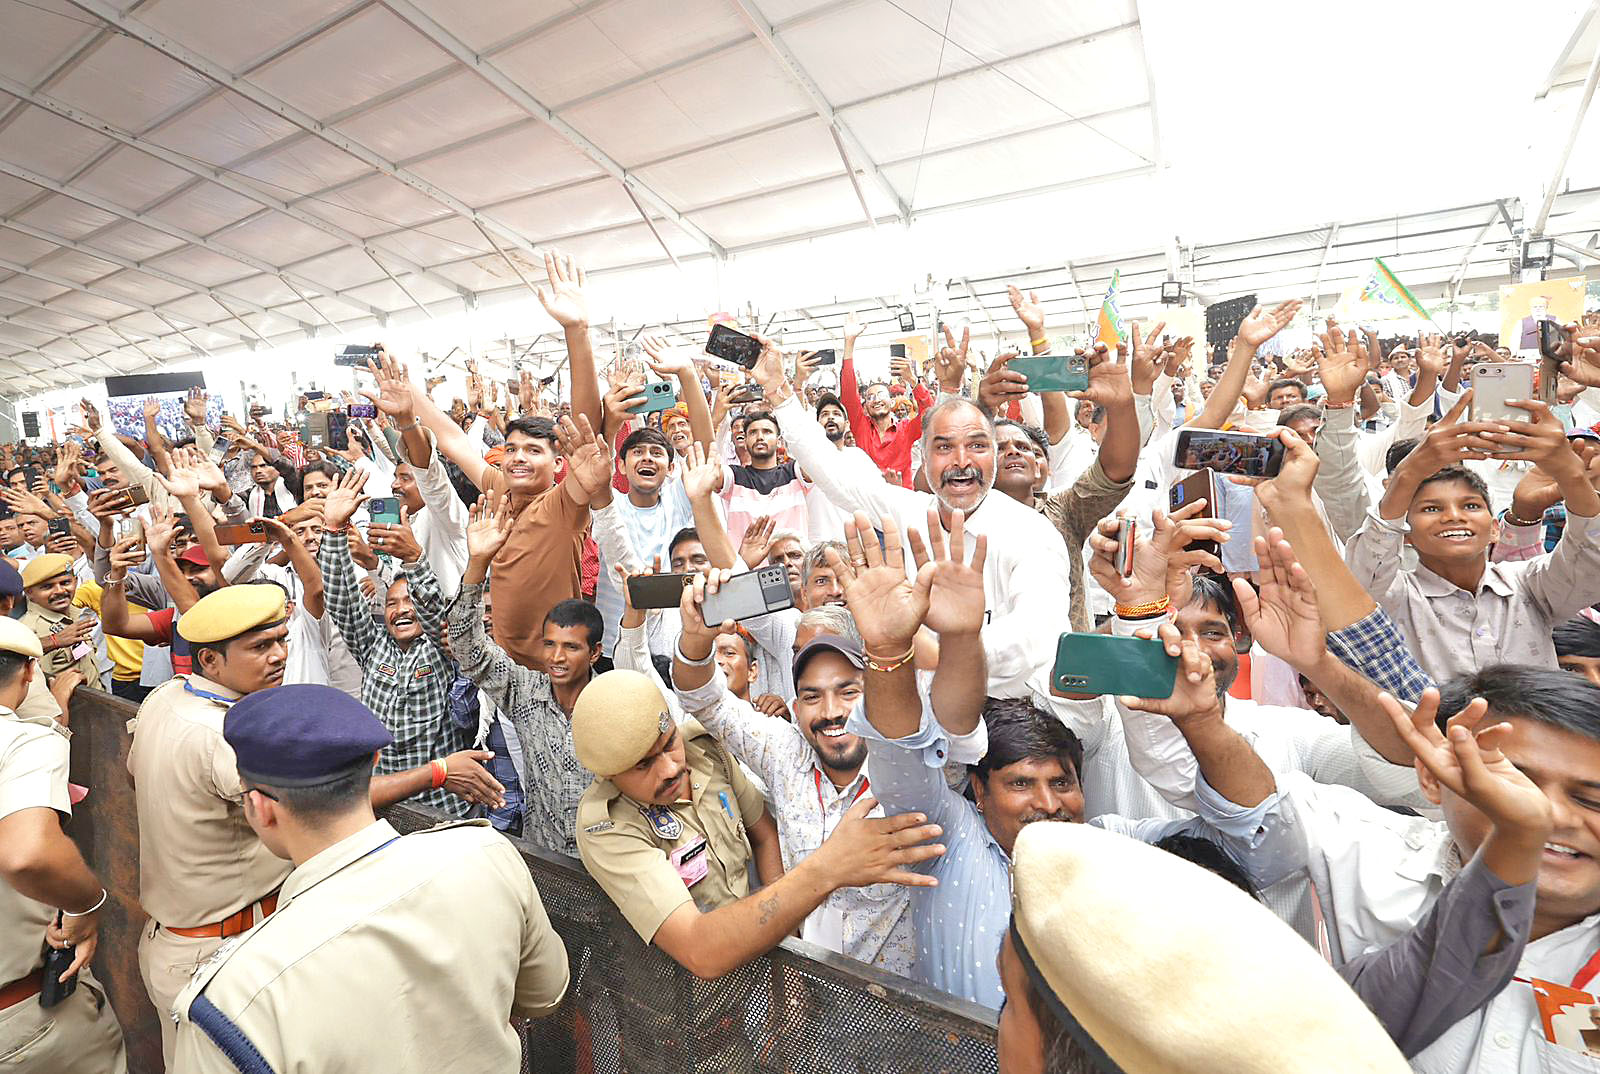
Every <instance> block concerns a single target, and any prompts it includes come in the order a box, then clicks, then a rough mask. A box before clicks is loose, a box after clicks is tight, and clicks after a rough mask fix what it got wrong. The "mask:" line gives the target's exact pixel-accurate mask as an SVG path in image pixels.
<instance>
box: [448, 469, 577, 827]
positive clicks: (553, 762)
mask: <svg viewBox="0 0 1600 1074" xmlns="http://www.w3.org/2000/svg"><path fill="white" fill-rule="evenodd" d="M511 524H512V523H511V515H510V508H509V506H508V505H507V504H506V503H505V501H504V500H503V499H502V497H501V496H500V494H499V493H496V492H489V493H485V494H484V496H483V498H482V499H481V500H479V502H478V503H477V504H476V505H474V506H473V508H472V512H471V519H470V521H469V523H468V526H467V550H468V559H467V573H466V574H465V575H464V576H463V577H462V579H461V592H460V593H459V594H457V596H456V599H455V602H454V603H453V604H451V605H450V609H449V615H448V620H447V622H448V626H449V631H450V648H451V651H452V652H453V653H454V654H455V659H456V662H457V664H458V665H459V667H460V671H461V674H462V675H465V676H466V677H467V678H468V679H470V680H472V682H474V683H476V684H477V686H478V688H479V689H480V690H482V691H483V693H484V694H485V695H486V696H487V697H488V699H489V700H490V701H491V702H492V703H493V704H494V705H495V707H496V708H497V709H498V710H499V712H500V713H501V714H502V718H504V719H509V720H510V721H511V725H512V727H513V728H515V730H516V735H517V741H518V743H519V744H520V745H521V748H522V758H523V763H522V772H523V781H522V792H523V798H522V811H523V812H522V837H523V838H524V839H527V840H529V841H530V842H532V843H535V844H537V845H539V846H542V847H545V848H547V849H549V850H556V851H560V852H561V853H563V854H571V855H576V854H577V853H578V843H577V837H576V828H575V822H576V818H577V813H578V800H579V798H581V797H582V796H583V792H584V789H585V788H586V787H588V786H589V773H588V772H587V771H586V770H585V769H584V767H583V765H581V764H579V763H578V758H577V755H576V754H575V753H574V752H573V748H572V727H571V721H572V712H573V709H574V707H575V706H576V705H577V703H578V698H579V696H581V695H582V693H583V691H584V689H585V688H587V687H588V685H589V680H590V677H591V676H592V675H593V673H594V665H595V661H596V660H598V659H599V658H600V633H601V622H600V613H599V612H598V611H597V610H596V609H595V607H594V605H592V604H590V603H588V602H587V601H582V600H567V601H562V602H561V603H560V604H557V605H556V606H555V607H554V608H552V609H551V610H550V613H549V614H548V615H546V616H545V620H544V629H543V633H542V635H541V641H542V647H543V656H544V665H545V671H543V672H540V671H531V670H529V669H528V668H525V667H522V666H521V665H519V664H517V663H516V662H515V661H514V660H512V659H511V657H510V656H508V655H507V654H506V652H505V650H504V649H502V648H501V647H500V646H498V645H496V644H495V643H494V642H493V641H491V640H489V638H488V636H487V635H486V633H485V631H484V625H483V594H484V588H485V587H484V579H485V577H486V575H487V573H488V570H489V564H490V563H491V562H493V560H494V557H495V555H496V554H497V553H498V552H499V551H500V547H501V545H503V544H504V543H505V541H506V538H507V537H508V536H509V535H510V531H511Z"/></svg>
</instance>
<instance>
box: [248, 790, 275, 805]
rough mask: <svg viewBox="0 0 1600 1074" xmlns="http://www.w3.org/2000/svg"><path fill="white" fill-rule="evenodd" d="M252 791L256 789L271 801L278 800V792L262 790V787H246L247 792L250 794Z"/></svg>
mask: <svg viewBox="0 0 1600 1074" xmlns="http://www.w3.org/2000/svg"><path fill="white" fill-rule="evenodd" d="M251 791H255V792H256V793H257V794H259V795H260V796H261V797H263V798H265V799H266V800H267V801H269V802H276V801H277V800H278V796H277V795H276V794H273V793H272V792H271V791H267V790H262V789H261V788H260V787H246V788H245V789H244V792H245V793H246V794H249V793H250V792H251Z"/></svg>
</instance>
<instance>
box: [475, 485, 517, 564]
mask: <svg viewBox="0 0 1600 1074" xmlns="http://www.w3.org/2000/svg"><path fill="white" fill-rule="evenodd" d="M512 520H513V517H512V514H511V497H509V496H505V495H502V494H501V492H500V490H499V489H495V488H491V489H489V490H488V491H487V492H485V493H484V494H483V495H482V496H479V497H478V502H477V503H475V504H473V505H472V506H471V507H470V508H468V509H467V555H468V556H470V557H471V558H473V559H478V560H483V561H485V562H487V561H489V560H492V559H494V557H495V556H496V555H497V554H499V552H500V549H501V547H502V546H503V545H504V544H505V543H506V539H507V538H508V537H510V536H511V523H512Z"/></svg>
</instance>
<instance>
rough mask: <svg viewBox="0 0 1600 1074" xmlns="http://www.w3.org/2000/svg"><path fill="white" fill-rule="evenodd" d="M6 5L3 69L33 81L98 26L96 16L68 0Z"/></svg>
mask: <svg viewBox="0 0 1600 1074" xmlns="http://www.w3.org/2000/svg"><path fill="white" fill-rule="evenodd" d="M6 9H7V10H6V15H5V33H3V34H0V71H5V72H6V73H7V74H9V75H10V76H11V77H12V78H18V79H21V80H22V81H24V82H27V83H29V84H32V83H35V82H37V81H39V80H40V79H41V78H43V77H44V76H45V75H47V74H49V73H50V69H51V68H53V67H54V66H55V65H56V63H57V62H59V60H60V57H61V54H62V53H63V52H65V51H66V50H67V49H69V48H71V47H72V46H73V44H74V43H75V42H77V41H81V40H83V38H84V37H85V36H86V35H89V34H92V33H93V32H94V29H95V26H94V23H93V20H91V19H86V18H85V17H84V16H83V15H82V14H81V13H79V12H78V11H77V10H76V9H74V8H73V7H72V6H71V5H69V4H67V3H65V2H64V0H36V2H35V3H34V4H33V5H32V6H26V5H23V4H16V3H9V4H7V5H6ZM86 23H87V24H88V25H85V24H86Z"/></svg>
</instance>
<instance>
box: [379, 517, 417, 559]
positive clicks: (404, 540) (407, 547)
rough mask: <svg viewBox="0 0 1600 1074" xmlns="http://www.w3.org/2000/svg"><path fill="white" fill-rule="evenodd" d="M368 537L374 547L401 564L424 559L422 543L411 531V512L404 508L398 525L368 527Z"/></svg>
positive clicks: (382, 524)
mask: <svg viewBox="0 0 1600 1074" xmlns="http://www.w3.org/2000/svg"><path fill="white" fill-rule="evenodd" d="M367 537H368V538H369V539H370V540H371V541H372V547H374V548H376V549H377V550H378V551H380V552H382V553H383V554H384V555H388V556H393V557H394V558H395V559H397V560H399V561H400V562H401V563H415V562H417V560H419V559H421V558H422V543H421V542H420V541H418V540H417V535H416V534H415V533H414V532H413V531H412V529H411V512H410V511H409V510H407V509H406V508H404V507H402V508H400V522H399V524H398V525H395V524H392V523H381V522H374V523H373V524H372V525H370V526H368V527H367Z"/></svg>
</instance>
